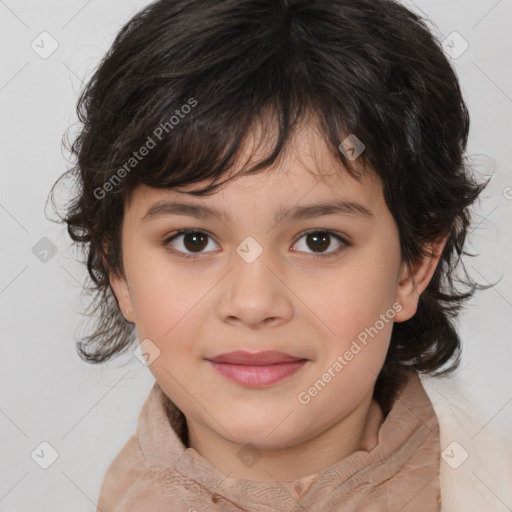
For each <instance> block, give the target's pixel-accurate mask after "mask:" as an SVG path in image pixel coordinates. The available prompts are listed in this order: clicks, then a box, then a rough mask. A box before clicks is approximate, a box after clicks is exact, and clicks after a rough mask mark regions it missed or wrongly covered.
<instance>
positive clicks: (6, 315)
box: [0, 0, 512, 512]
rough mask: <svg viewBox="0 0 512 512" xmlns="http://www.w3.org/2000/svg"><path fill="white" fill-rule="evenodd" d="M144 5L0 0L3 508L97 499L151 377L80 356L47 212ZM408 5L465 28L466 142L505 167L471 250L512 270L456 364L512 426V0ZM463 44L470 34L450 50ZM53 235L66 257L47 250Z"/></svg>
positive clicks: (474, 316)
mask: <svg viewBox="0 0 512 512" xmlns="http://www.w3.org/2000/svg"><path fill="white" fill-rule="evenodd" d="M147 3H148V2H146V1H142V0H138V1H136V0H130V1H122V2H121V1H120V0H116V1H109V2H106V1H103V2H100V1H99V0H90V1H84V0H73V1H70V0H67V1H63V0H60V1H59V0H51V1H46V2H36V1H35V0H33V1H21V0H20V1H16V0H6V1H3V0H0V34H1V37H2V48H3V51H2V56H1V59H2V62H1V67H0V69H1V74H0V108H1V124H0V130H1V133H0V140H1V153H0V180H1V182H0V226H1V236H2V243H1V246H0V247H1V264H0V312H1V322H2V324H1V325H2V333H3V334H2V336H3V342H2V348H3V357H2V359H1V363H0V364H1V371H0V433H1V435H0V447H1V454H0V461H1V466H0V511H7V510H9V511H10V512H13V511H19V512H28V511H38V512H43V511H52V512H60V511H63V512H64V511H66V512H68V511H69V510H73V511H75V512H79V511H89V512H92V511H94V510H95V501H96V498H97V496H98V493H99V489H100V485H101V481H102V479H103V476H104V473H105V471H106V469H107V466H108V464H109V463H110V462H111V461H112V459H113V458H114V457H115V455H116V454H117V453H118V452H119V450H120V449H121V447H122V446H123V445H124V444H125V442H126V440H127V439H128V437H129V436H130V435H131V434H132V433H133V432H134V431H135V428H136V423H137V418H138V414H139V412H140V409H141V407H142V404H143V402H144V400H145V398H146V396H147V394H148V393H149V390H150V388H151V386H152V383H153V377H152V375H151V373H150V372H149V370H148V369H147V368H145V367H144V366H143V365H142V364H141V363H139V361H138V360H137V359H135V357H133V355H132V356H131V357H124V358H121V359H118V360H115V361H113V362H111V363H108V364H107V365H105V366H93V365H88V364H86V363H85V362H83V361H82V360H80V359H79V358H78V356H77V354H76V351H75V344H74V338H75V337H76V335H77V334H79V332H80V331H81V329H83V328H84V326H85V324H84V321H83V318H82V316H81V315H80V313H79V311H80V310H81V307H82V306H83V301H82V299H81V298H80V290H81V283H82V282H83V280H84V275H85V272H84V269H83V268H82V267H81V266H80V265H79V264H78V263H77V262H76V258H77V257H78V254H77V253H76V252H75V251H74V250H72V249H71V244H70V240H69V238H68V236H67V233H66V231H65V228H64V226H61V225H58V224H54V223H51V222H49V221H48V220H47V218H46V217H45V214H44V206H45V202H46V198H47V195H48V192H49V189H50V187H51V185H52V184H53V183H54V181H55V180H56V179H57V177H58V176H59V175H60V174H61V173H62V172H63V171H64V170H65V168H66V165H67V164H66V160H65V154H63V150H62V149H61V137H62V135H63V134H64V131H65V130H66V129H67V128H68V127H69V126H70V125H71V124H72V123H74V122H75V120H76V119H75V103H76V100H77V96H78V91H79V90H80V88H81V85H82V81H83V80H84V79H86V78H88V77H89V76H90V75H91V73H92V71H93V70H94V68H95V66H96V65H97V63H98V61H99V59H100V57H101V56H102V55H103V54H104V52H105V51H106V50H107V49H108V47H109V45H110V43H111V42H112V40H113V38H114V36H115V35H116V33H117V31H118V30H119V28H120V27H121V25H122V24H123V23H124V22H125V21H127V20H128V18H129V17H131V16H132V15H133V14H135V12H136V11H138V10H139V9H140V8H141V7H142V6H144V5H146V4H147ZM404 3H405V4H406V5H408V6H409V7H411V8H412V9H413V10H416V11H418V12H420V11H423V12H424V14H425V15H426V16H428V17H429V18H431V19H432V20H433V23H434V24H435V26H433V29H434V30H435V32H436V34H437V35H438V37H439V38H440V39H444V38H446V37H447V36H449V35H450V34H452V32H454V31H456V32H458V33H459V34H460V35H461V36H462V37H463V39H464V40H465V41H467V44H468V45H469V46H468V48H467V49H466V51H464V52H463V53H462V54H461V55H458V56H457V58H455V59H453V62H454V65H455V68H456V70H457V72H458V75H459V77H460V81H461V85H462V88H463V92H464V95H465V98H466V100H467V103H468V105H469V109H470V112H471V120H472V126H471V136H470V143H469V151H468V152H469V153H470V154H472V155H475V159H474V161H475V165H476V166H477V170H478V172H479V173H480V175H481V176H483V175H487V174H490V173H492V172H493V171H494V175H493V178H492V181H491V183H490V185H489V187H488V188H487V190H486V191H485V192H484V193H483V196H482V198H481V201H480V203H479V204H478V205H477V208H476V209H475V223H474V229H473V231H472V234H471V239H470V244H469V246H468V249H470V250H472V252H476V253H478V254H480V256H478V257H475V258H466V260H465V261H466V265H467V267H468V269H469V271H470V273H471V275H472V276H473V277H475V278H477V279H478V280H479V281H480V282H483V283H485V282H489V281H491V282H494V281H496V280H498V279H500V277H502V279H501V281H500V282H499V284H498V285H497V286H496V287H495V288H494V289H491V290H488V291H485V292H481V293H480V294H479V295H478V296H477V297H476V298H475V299H473V300H472V301H471V302H470V304H469V307H468V308H467V310H466V312H465V313H464V314H463V316H462V317H461V318H460V320H459V327H460V332H461V336H462V339H463V342H464V349H465V352H464V358H463V364H462V367H461V369H460V372H459V373H460V378H461V379H462V380H463V382H464V386H465V389H466V391H467V393H468V396H470V397H471V399H472V400H473V403H474V404H475V407H477V408H479V409H480V410H481V414H482V416H481V417H482V426H483V425H484V424H485V423H489V422H492V423H493V425H494V426H496V427H497V428H502V429H503V430H504V429H505V427H506V425H510V424H511V422H512V403H511V402H512V373H511V372H510V363H511V359H512V357H511V356H512V348H511V346H510V334H509V333H510V328H511V317H512V293H511V275H510V266H511V259H510V253H511V245H512V241H511V237H510V225H511V220H512V219H511V212H512V173H511V168H510V167H511V164H510V162H511V161H512V151H511V146H512V144H511V141H512V127H511V122H510V120H511V119H512V116H511V114H512V67H511V66H510V57H511V46H512V45H511V42H512V38H511V32H512V30H511V29H512V27H511V20H512V1H511V0H500V1H496V0H481V1H470V2H467V1H466V2H462V1H451V2H445V1H443V0H422V1H419V0H418V1H417V2H415V3H413V2H404ZM43 31H47V32H48V33H49V34H51V36H52V38H54V39H55V40H56V41H57V43H58V48H57V50H56V51H55V52H54V53H53V54H52V55H50V56H49V57H48V58H42V57H40V55H39V54H38V53H36V52H35V51H34V50H33V49H32V47H31V43H32V41H34V40H35V41H36V43H37V42H38V41H40V38H38V36H39V34H40V33H41V32H43ZM450 37H451V40H454V39H453V36H450ZM454 41H455V40H454ZM39 44H40V46H42V43H39ZM45 48H46V49H48V48H50V42H49V40H46V43H45ZM462 48H463V47H462V46H461V45H460V41H459V42H458V43H457V42H455V46H454V47H453V49H452V50H450V51H452V52H453V51H455V52H456V53H459V52H460V51H461V49H462ZM72 133H73V132H72ZM50 213H51V210H50ZM44 237H46V238H48V239H49V240H50V241H51V244H54V245H55V249H56V250H57V253H56V254H55V255H53V256H52V253H51V252H48V253H47V254H46V255H45V253H44V252H43V251H44V249H45V248H46V247H47V246H49V242H48V241H47V240H44V241H41V239H43V238H44ZM45 244H46V245H45ZM34 246H35V247H36V248H35V249H34V250H33V248H34ZM34 252H35V253H36V254H34ZM41 258H43V259H45V258H46V260H47V261H41ZM43 441H46V442H48V443H50V445H51V446H53V447H54V449H55V450H56V451H57V452H58V458H57V460H56V461H55V462H54V463H53V464H52V465H51V466H50V467H49V468H48V469H42V468H41V467H39V465H38V464H36V462H35V461H34V460H33V459H32V457H31V453H32V452H33V451H34V450H35V449H36V448H38V447H39V445H40V443H41V442H43ZM39 450H40V449H39ZM45 453H48V451H46V452H45ZM508 505H509V506H511V507H512V503H510V504H508Z"/></svg>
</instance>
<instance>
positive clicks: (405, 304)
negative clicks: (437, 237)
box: [395, 237, 447, 322]
mask: <svg viewBox="0 0 512 512" xmlns="http://www.w3.org/2000/svg"><path fill="white" fill-rule="evenodd" d="M446 240H447V237H444V238H443V239H442V240H441V241H439V242H436V243H432V244H429V247H428V252H429V255H427V256H424V257H423V258H421V259H420V260H419V261H418V262H417V263H415V264H413V265H411V266H409V265H406V264H405V263H403V264H402V267H401V269H400V277H399V280H398V288H397V302H399V303H400V304H401V305H402V309H401V310H400V311H399V312H397V314H396V315H395V322H404V321H406V320H409V319H410V318H412V317H413V316H414V315H415V314H416V310H417V308H418V301H419V298H420V295H421V294H422V293H423V292H424V291H425V289H426V288H427V286H428V284H429V283H430V280H431V279H432V276H433V275H434V272H435V270H436V267H437V265H438V263H439V259H440V258H441V255H442V253H443V249H444V247H445V245H446Z"/></svg>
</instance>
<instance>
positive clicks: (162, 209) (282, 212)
mask: <svg viewBox="0 0 512 512" xmlns="http://www.w3.org/2000/svg"><path fill="white" fill-rule="evenodd" d="M336 214H337V215H347V216H351V217H361V218H368V219H369V218H371V217H374V214H373V212H372V211H371V210H370V209H369V208H367V207H366V206H364V205H362V204H360V203H357V202H354V201H343V200H335V201H321V202H317V203H314V204H309V205H303V206H294V207H292V208H289V209H287V208H286V207H281V208H280V209H279V210H278V211H277V212H276V215H275V217H274V221H275V222H276V224H277V223H278V222H281V221H283V220H303V219H309V218H315V217H321V216H324V215H336ZM170 215H179V216H186V217H194V218H197V219H207V218H211V217H214V218H217V219H219V220H222V221H225V222H231V221H232V217H231V215H230V214H229V213H228V212H226V211H225V210H222V209H220V210H217V209H215V208H212V207H210V206H206V205H202V204H193V203H186V202H181V201H165V200H164V201H159V202H157V203H155V204H153V205H152V206H151V207H150V208H149V210H148V211H147V212H146V213H145V214H144V216H143V217H142V219H141V220H142V221H149V220H152V219H155V218H158V217H165V216H170Z"/></svg>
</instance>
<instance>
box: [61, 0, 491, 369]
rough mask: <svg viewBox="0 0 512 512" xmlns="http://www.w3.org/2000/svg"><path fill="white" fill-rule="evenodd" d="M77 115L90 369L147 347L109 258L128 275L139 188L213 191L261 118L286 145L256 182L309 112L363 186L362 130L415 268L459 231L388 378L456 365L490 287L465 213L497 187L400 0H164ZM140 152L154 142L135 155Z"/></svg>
mask: <svg viewBox="0 0 512 512" xmlns="http://www.w3.org/2000/svg"><path fill="white" fill-rule="evenodd" d="M77 113H78V116H79V121H80V122H81V131H80V132H79V134H78V136H77V137H76V138H75V140H74V142H73V144H72V146H71V148H70V149H71V154H72V156H73V157H74V161H73V167H72V168H70V169H69V170H68V171H67V172H66V173H65V174H64V176H69V177H72V178H73V179H74V180H75V185H76V189H75V190H76V194H75V195H74V197H73V198H72V199H71V200H70V202H69V203H68V204H67V205H66V208H67V209H66V212H65V215H64V217H61V220H63V221H65V222H66V223H67V227H68V231H69V234H70V236H71V238H72V239H73V240H74V241H75V242H77V243H78V244H80V246H81V247H83V249H84V251H85V255H86V263H87V269H88V273H89V275H90V278H91V279H92V284H91V287H90V288H89V292H91V294H92V297H93V300H92V302H91V304H90V309H89V310H88V311H89V313H90V314H92V315H94V316H95V318H96V323H95V326H94V329H93V331H92V332H91V333H89V334H88V335H87V336H86V337H84V338H83V339H80V340H79V341H78V344H77V347H78V351H79V354H80V356H81V357H82V358H83V359H85V360H87V361H90V362H94V363H100V362H102V361H106V360H107V359H109V358H111V357H112V356H114V355H117V354H120V353H121V352H123V351H125V350H126V349H127V348H128V347H129V346H130V345H131V344H132V342H133V341H134V340H135V335H134V326H133V325H132V324H130V323H128V322H126V320H125V319H124V317H123V316H122V314H121V312H120V311H119V307H118V304H117V301H116V299H115V296H114V294H113V292H112V290H111V287H110V284H109V279H108V273H107V268H106V266H105V264H104V262H108V265H109V266H110V268H111V270H112V272H114V273H115V274H117V275H123V264H122V254H121V243H120V242H121V240H120V227H121V221H122V218H123V211H124V206H125V202H126V200H127V199H128V198H129V197H130V194H131V193H132V192H133V190H134V189H135V188H136V187H137V186H138V185H140V184H145V185H148V186H151V187H158V188H163V187H179V186H183V185H189V184H193V183H196V182H199V181H202V180H205V179H208V180H211V184H210V185H209V186H208V187H206V188H203V189H201V190H199V189H197V190H194V191H192V192H190V193H191V194H194V195H198V196H200V195H205V194H209V193H213V192H214V191H216V190H217V189H218V187H219V186H220V185H222V184H223V183H226V182H227V181H223V182H221V183H219V182H218V180H219V179H220V178H221V177H223V176H226V175H227V174H226V173H227V171H229V170H230V168H231V167H232V165H233V162H234V161H235V159H236V158H237V156H238V155H240V149H241V147H242V144H243V142H244V140H245V139H246V137H247V134H248V133H250V131H251V129H252V127H254V125H255V123H256V122H257V121H258V120H261V119H263V117H264V114H270V116H271V118H272V119H273V121H274V122H275V126H276V131H275V132H274V133H275V134H276V136H275V137H274V138H273V140H272V142H273V144H272V145H271V149H270V151H269V152H268V154H267V155H266V156H265V158H262V159H261V160H260V161H259V162H258V163H257V165H255V166H253V167H252V168H249V169H244V170H243V172H244V173H249V172H251V173H254V172H258V171H261V170H265V169H268V168H269V166H270V165H271V164H272V163H274V162H275V161H276V159H277V158H278V157H279V156H280V155H281V154H282V152H283V149H284V148H285V146H286V145H287V142H288V141H289V140H290V137H291V134H292V133H293V131H294V129H295V128H296V127H297V126H298V123H299V122H300V121H304V120H305V119H307V118H308V115H309V114H313V116H314V118H315V119H316V122H317V124H318V126H319V128H320V130H321V133H322V134H323V136H324V137H325V140H326V141H327V143H328V145H329V147H330V149H332V153H333V154H334V155H335V156H336V158H338V159H339V161H340V163H341V164H343V165H344V166H345V168H346V169H347V171H348V172H349V173H350V175H351V176H353V177H354V178H356V179H359V178H360V177H361V174H360V173H358V171H357V169H356V167H355V166H354V165H353V162H352V161H351V160H350V159H349V158H347V157H346V156H345V154H344V153H343V152H342V151H340V149H339V144H340V142H341V141H342V140H343V139H344V137H346V136H348V135H350V134H353V135H355V136H356V137H357V138H358V139H359V140H361V141H363V143H364V145H365V147H366V148H365V151H364V152H363V153H362V154H361V155H360V156H359V158H358V160H357V162H358V164H359V163H362V164H363V165H364V168H365V169H370V170H371V172H375V173H376V174H377V175H378V176H379V177H380V179H381V180H382V183H383V189H384V197H385V200H386V203H387V205H388V207H389V210H390V211H391V213H392V215H393V217H394V219H395V221H396V223H397V225H398V228H399V234H400V247H401V254H402V259H403V261H404V262H406V263H407V264H411V263H414V262H415V261H417V260H418V258H420V257H421V256H423V255H426V254H427V253H428V252H427V251H428V249H427V248H428V244H429V243H430V242H435V241H437V240H439V239H440V238H442V237H443V236H444V235H447V236H448V238H447V243H446V246H445V248H444V251H443V253H442V256H441V259H440V262H439V264H438V267H437V269H436V271H435V273H434V276H433V278H432V280H431V282H430V283H429V285H428V287H427V289H426V290H425V291H424V292H423V294H422V295H421V297H420V300H419V306H418V310H417V312H416V314H415V315H414V316H413V317H412V318H411V319H410V320H408V321H405V322H401V323H395V325H394V327H393V332H392V337H391V344H390V348H389V352H388V355H387V359H386V362H385V365H384V368H383V373H382V374H381V377H382V375H385V374H386V372H387V373H388V374H390V372H391V373H392V371H391V370H392V369H393V368H398V367H403V366H404V365H405V366H410V367H412V368H413V369H415V370H416V371H418V372H430V373H436V372H437V373H441V372H446V371H450V370H452V369H453V368H455V367H456V366H457V364H458V361H459V356H460V339H459V336H458V334H457V331H456V329H455V326H454V322H453V321H454V317H455V316H456V315H457V314H458V312H459V311H460V308H461V306H462V304H463V302H464V301H466V300H467V299H469V298H470V297H471V296H472V295H473V293H474V292H475V290H476V289H477V288H480V289H484V288H486V287H484V286H481V285H478V284H476V283H475V282H473V281H472V280H471V278H470V277H469V276H468V274H467V272H466V270H465V268H464V265H463V262H462V260H461V256H462V254H468V253H467V252H466V251H464V250H463V246H464V242H465V239H466V235H467V231H468V228H469V226H470V212H469V207H470V206H471V205H472V204H473V203H474V202H475V200H476V199H477V197H478V195H479V194H480V192H481V191H482V190H483V188H484V187H485V185H486V184H487V183H485V184H479V183H477V182H475V181H474V180H473V178H472V176H471V172H470V171H471V169H470V166H469V164H468V163H467V162H466V158H465V156H464V152H465V149H466V143H467V137H468V130H469V116H468V111H467V108H466V105H465V103H464V100H463V97H462V94H461V90H460V87H459V83H458V80H457V77H456V74H455V72H454V70H453V69H452V66H451V64H450V63H449V62H448V60H447V58H446V57H445V55H444V53H443V51H442V48H441V45H440V43H439V42H438V41H437V39H436V38H435V37H434V36H433V35H432V34H431V32H430V31H429V29H428V27H427V24H426V23H425V21H424V20H422V19H421V18H420V17H419V16H417V15H416V14H414V13H412V12H410V11H409V10H407V9H406V8H405V7H403V6H401V5H400V4H398V3H397V2H394V1H390V0H380V1H379V0H160V1H157V2H154V3H152V4H150V5H148V6H147V7H146V8H144V9H143V10H142V11H140V12H139V13H138V14H137V15H135V16H134V17H133V18H132V19H131V20H130V21H129V22H128V23H126V25H125V26H123V28H122V29H121V30H120V32H119V34H118V35H117V37H116V38H115V41H114V42H113V44H112V46H111V48H110V49H109V51H108V52H107V54H106V55H105V57H104V58H103V59H102V61H101V63H100V64H99V66H98V68H97V69H96V71H95V73H94V74H93V76H92V78H91V79H90V80H89V81H88V83H87V84H86V86H85V88H84V90H83V92H82V93H81V96H80V98H79V101H78V105H77ZM150 139H151V140H152V141H153V142H154V143H155V144H154V145H153V144H152V143H151V142H150ZM143 146H146V147H149V146H151V147H150V150H149V151H148V152H147V154H146V155H145V156H144V157H143V158H140V159H139V158H138V157H136V156H135V155H136V154H137V155H138V151H139V148H142V147H143ZM123 169H124V170H123ZM216 181H217V183H215V182H216ZM57 183H58V182H57ZM57 183H56V184H57ZM56 184H55V185H56ZM55 185H54V187H55ZM52 194H53V189H52ZM105 243H106V244H105ZM470 256H473V255H470ZM459 267H460V268H461V269H462V270H463V274H464V275H463V274H462V273H461V274H460V275H459V276H458V277H457V276H456V270H457V269H458V268H459ZM457 283H460V284H464V285H465V286H466V287H467V290H466V291H465V292H463V291H461V290H458V289H457V286H456V285H457ZM448 363H451V364H450V365H448Z"/></svg>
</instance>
